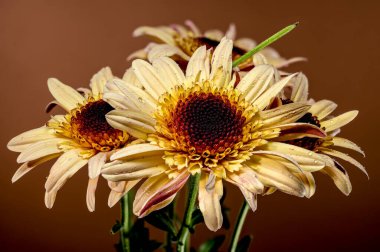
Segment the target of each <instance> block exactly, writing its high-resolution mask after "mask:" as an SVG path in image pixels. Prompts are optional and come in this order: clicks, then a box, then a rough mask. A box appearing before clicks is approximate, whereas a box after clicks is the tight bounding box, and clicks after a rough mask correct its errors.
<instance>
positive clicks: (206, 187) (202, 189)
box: [198, 173, 223, 232]
mask: <svg viewBox="0 0 380 252" xmlns="http://www.w3.org/2000/svg"><path fill="white" fill-rule="evenodd" d="M210 177H211V178H210ZM222 196H223V183H222V179H221V178H217V177H216V176H215V175H213V174H210V175H209V174H203V173H202V175H201V179H200V181H199V193H198V201H199V209H200V210H201V212H202V215H203V218H204V221H205V224H206V226H207V228H208V229H210V230H211V231H214V232H215V231H217V230H218V229H220V228H221V227H222V224H223V215H222V209H221V206H220V202H219V200H220V198H221V197H222Z"/></svg>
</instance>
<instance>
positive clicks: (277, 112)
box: [8, 21, 368, 251]
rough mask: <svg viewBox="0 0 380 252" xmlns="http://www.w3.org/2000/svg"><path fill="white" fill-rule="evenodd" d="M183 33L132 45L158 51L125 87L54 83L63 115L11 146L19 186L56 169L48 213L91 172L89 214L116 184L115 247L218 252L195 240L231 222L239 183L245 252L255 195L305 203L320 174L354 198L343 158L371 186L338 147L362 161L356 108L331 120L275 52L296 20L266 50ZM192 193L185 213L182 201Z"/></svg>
mask: <svg viewBox="0 0 380 252" xmlns="http://www.w3.org/2000/svg"><path fill="white" fill-rule="evenodd" d="M185 24H186V26H182V25H178V24H175V25H170V26H159V27H149V26H144V27H139V28H137V29H136V30H135V32H134V36H141V35H146V36H149V37H151V38H153V39H154V41H155V42H154V43H150V44H148V45H147V46H145V47H144V48H143V49H141V50H138V51H136V52H134V53H133V54H132V55H130V56H129V58H128V59H129V60H131V61H132V63H131V67H130V68H128V69H127V70H126V72H125V74H124V76H123V77H122V78H119V77H116V76H114V75H113V74H112V72H111V69H110V68H109V67H105V68H103V69H101V70H100V71H99V72H98V73H96V74H95V75H94V76H93V77H92V79H91V81H90V88H78V89H77V90H76V89H74V88H72V87H70V86H68V85H66V84H63V83H62V82H60V81H59V80H57V79H54V78H51V79H49V80H48V88H49V90H50V92H51V94H52V96H53V97H54V100H53V101H52V102H50V103H49V104H48V105H47V108H46V112H48V113H49V112H50V111H51V110H53V109H54V107H55V106H60V107H62V108H63V109H64V110H65V111H66V114H64V115H53V116H52V117H51V119H50V120H49V121H48V122H47V123H46V124H45V125H43V126H42V127H39V128H36V129H32V130H29V131H26V132H24V133H22V134H20V135H18V136H16V137H14V138H13V139H11V140H10V142H9V143H8V148H9V149H10V150H12V151H15V152H20V154H19V156H18V157H17V162H18V163H20V164H21V166H20V167H19V169H18V170H17V171H16V173H15V174H14V176H13V178H12V182H15V181H17V180H18V179H20V178H21V177H22V176H23V175H25V174H26V173H28V172H29V171H31V170H33V169H34V168H35V167H37V166H38V165H41V164H43V163H45V162H46V161H48V160H51V159H57V160H56V162H55V163H54V165H53V166H52V167H51V169H50V173H49V175H48V177H47V180H46V183H45V189H46V194H45V204H46V207H47V208H52V207H53V204H54V201H55V199H56V195H57V192H58V190H59V189H60V188H61V187H62V186H63V185H64V184H65V183H66V181H67V180H68V179H69V178H70V177H71V176H73V175H74V174H75V173H76V172H77V171H78V170H80V169H82V168H84V167H88V177H89V180H88V187H87V194H86V202H87V207H88V209H89V211H91V212H92V211H94V210H95V191H96V187H97V183H98V180H99V179H105V180H106V181H107V183H108V186H109V189H110V194H109V199H108V205H109V206H110V207H112V206H114V205H115V204H117V203H118V202H120V205H121V219H120V221H118V222H117V223H116V224H115V225H114V226H113V227H112V233H114V234H116V233H119V235H120V242H119V244H117V245H116V248H117V250H118V251H153V250H156V249H162V250H165V251H174V250H176V251H217V250H218V248H220V246H221V244H222V243H223V242H224V240H225V237H224V236H217V237H215V239H212V240H209V241H206V242H205V243H203V244H202V245H201V246H200V247H199V248H194V247H191V244H190V240H191V239H190V237H191V235H190V234H192V233H194V228H195V226H196V225H197V224H201V223H204V224H205V225H206V226H207V228H208V229H209V230H211V231H217V230H219V229H220V228H221V227H222V226H224V227H227V226H228V225H227V222H226V216H227V215H226V209H227V208H226V206H225V205H224V204H223V200H224V197H223V195H225V185H226V183H231V184H233V185H235V186H237V187H238V188H239V189H240V191H241V193H242V194H243V196H244V198H245V200H244V201H243V202H241V210H240V212H239V214H238V217H237V221H236V224H235V226H234V228H233V230H232V233H231V237H230V238H229V251H248V249H249V245H250V242H251V239H252V237H251V236H245V237H243V238H241V239H240V233H241V229H242V226H243V224H244V221H245V217H246V215H247V213H248V211H249V209H251V210H252V211H255V210H256V208H257V197H258V195H262V196H264V195H270V194H272V193H274V192H276V191H280V192H283V193H287V194H290V195H294V196H298V197H307V198H310V197H312V196H313V194H314V192H315V180H314V177H313V173H316V172H321V173H323V174H326V175H328V176H329V177H330V178H331V179H332V180H333V182H334V183H335V185H336V186H337V188H338V189H339V190H340V191H341V192H342V193H343V194H345V195H348V194H350V192H351V189H352V187H351V183H350V180H349V177H348V174H347V172H346V170H345V169H344V168H343V166H342V165H341V164H340V162H341V160H343V161H345V162H348V163H351V164H352V165H354V166H356V167H358V168H359V169H360V170H362V171H363V172H364V173H365V174H366V175H367V176H368V174H367V173H366V170H365V168H364V166H363V165H361V164H360V163H359V162H358V161H356V160H355V159H353V158H352V157H350V156H349V155H347V154H345V153H343V152H341V151H339V150H337V149H336V148H338V149H339V148H346V149H350V150H354V151H357V152H359V153H361V154H363V155H364V152H363V151H362V150H361V149H360V148H359V147H358V146H357V145H356V144H355V143H353V142H351V141H350V140H348V139H346V138H342V137H339V136H338V134H339V133H340V128H342V127H343V126H344V125H346V124H348V123H349V122H351V121H352V120H353V119H354V118H355V117H356V116H357V114H358V111H356V110H353V111H349V112H346V113H344V114H341V115H338V116H333V115H332V113H333V111H334V110H335V108H336V107H337V105H336V104H335V103H334V102H332V101H329V100H320V101H315V100H313V99H311V98H309V92H308V86H309V83H308V79H307V77H306V76H305V75H304V74H302V73H288V72H286V71H284V70H283V68H284V67H286V66H288V65H289V64H291V63H294V62H297V61H302V60H304V58H301V57H297V58H291V59H285V58H283V57H281V56H280V55H279V54H278V53H277V52H276V51H275V50H274V49H272V48H270V47H268V46H269V45H270V44H271V43H273V42H274V41H276V40H278V39H279V38H281V37H282V36H284V35H285V34H287V33H289V32H290V31H291V30H293V29H294V28H295V27H296V25H297V24H294V25H290V26H288V27H285V28H284V29H282V30H280V31H279V32H277V33H276V34H274V35H273V36H271V37H269V38H268V39H266V40H265V41H263V42H262V43H260V44H256V42H255V41H254V40H252V39H249V38H239V39H236V38H235V37H236V30H235V26H234V25H231V26H230V27H229V29H228V31H227V32H226V33H223V32H221V31H219V30H209V31H206V32H201V31H200V30H199V29H198V28H197V27H196V26H195V25H194V24H193V23H192V22H191V21H187V22H186V23H185ZM185 188H187V193H186V194H184V193H182V194H180V195H179V194H178V193H179V192H180V191H181V189H185ZM177 194H178V195H177ZM185 195H187V198H186V199H185V200H183V201H184V202H185V211H184V213H183V216H181V215H180V214H178V213H177V211H176V200H177V198H178V196H180V197H183V196H185ZM132 213H133V214H132ZM223 219H225V221H224V222H223ZM145 222H147V223H150V224H151V225H153V226H154V227H156V228H158V229H160V230H162V231H163V232H166V240H165V241H161V242H158V241H154V240H151V239H150V238H149V230H148V229H147V228H146V227H145V226H144V224H145ZM223 224H224V225H223Z"/></svg>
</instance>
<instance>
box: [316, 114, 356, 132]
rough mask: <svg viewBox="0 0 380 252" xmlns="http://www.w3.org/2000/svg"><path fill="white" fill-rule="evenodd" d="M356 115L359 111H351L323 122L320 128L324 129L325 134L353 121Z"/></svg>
mask: <svg viewBox="0 0 380 252" xmlns="http://www.w3.org/2000/svg"><path fill="white" fill-rule="evenodd" d="M358 113H359V111H357V110H352V111H349V112H346V113H344V114H341V115H339V116H337V117H334V118H332V119H330V120H327V121H323V122H321V128H325V131H326V132H331V131H333V130H335V129H339V128H341V127H343V126H344V125H346V124H348V123H350V122H351V121H352V120H354V119H355V117H356V116H357V115H358Z"/></svg>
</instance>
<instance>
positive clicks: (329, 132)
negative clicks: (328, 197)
mask: <svg viewBox="0 0 380 252" xmlns="http://www.w3.org/2000/svg"><path fill="white" fill-rule="evenodd" d="M286 89H289V90H287V92H286V93H285V95H284V96H283V97H282V99H281V102H280V103H281V104H290V103H293V102H308V103H310V104H311V107H310V109H309V111H308V112H307V113H306V114H304V115H303V116H302V117H301V118H299V119H298V120H297V122H302V123H309V124H311V125H314V126H316V127H318V128H320V129H321V130H323V131H324V132H325V136H323V137H315V135H314V136H312V137H310V136H307V135H303V134H299V135H298V136H295V135H293V136H292V138H293V139H287V138H286V137H285V138H281V139H277V140H282V141H285V142H286V143H288V144H292V145H295V146H299V147H302V148H305V149H308V150H311V151H313V152H315V153H317V154H318V155H321V156H324V155H328V156H330V157H332V158H333V162H332V163H331V165H330V166H326V167H325V168H323V169H321V170H320V171H321V172H322V173H324V174H326V175H328V176H330V177H331V178H332V179H333V181H334V183H335V185H336V186H337V187H338V188H339V190H340V191H341V192H342V193H344V194H345V195H348V194H350V192H351V190H352V186H351V182H350V179H349V177H348V174H347V171H346V170H345V169H344V168H343V166H342V165H341V164H340V163H339V162H338V160H336V158H338V159H341V160H343V161H346V162H349V163H351V164H352V165H354V166H356V167H358V168H359V169H360V170H361V171H362V172H364V173H365V174H366V175H367V176H368V173H367V171H366V169H365V167H364V166H363V165H362V164H361V163H359V162H358V161H357V160H355V159H354V158H352V157H350V156H349V155H348V154H345V153H342V152H340V151H338V150H335V147H340V148H346V149H350V150H354V151H357V152H359V153H360V154H362V155H363V156H365V154H364V152H363V151H362V150H361V149H360V147H359V146H358V145H356V144H355V143H353V142H352V141H350V140H348V139H345V138H342V137H337V135H338V134H339V132H340V128H342V127H343V126H345V125H346V124H348V123H350V122H351V121H352V120H354V119H355V117H356V116H357V115H358V111H357V110H352V111H348V112H346V113H343V114H341V115H339V116H336V117H335V116H332V115H331V113H332V112H334V110H335V109H336V108H337V104H336V103H334V102H332V101H329V100H320V101H317V102H315V101H314V100H312V99H310V100H309V99H308V94H309V90H308V89H309V84H308V79H307V78H306V76H305V75H304V74H298V76H297V77H296V78H294V81H293V82H290V83H289V86H288V87H286Z"/></svg>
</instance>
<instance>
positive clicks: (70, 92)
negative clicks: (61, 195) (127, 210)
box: [8, 67, 129, 211]
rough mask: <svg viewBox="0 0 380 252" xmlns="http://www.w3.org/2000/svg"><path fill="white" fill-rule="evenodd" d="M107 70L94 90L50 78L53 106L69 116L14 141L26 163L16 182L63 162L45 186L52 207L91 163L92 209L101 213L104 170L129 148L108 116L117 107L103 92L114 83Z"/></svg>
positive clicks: (89, 197) (96, 80) (89, 194)
mask: <svg viewBox="0 0 380 252" xmlns="http://www.w3.org/2000/svg"><path fill="white" fill-rule="evenodd" d="M113 78H114V77H113V75H112V73H111V70H110V69H109V68H108V67H106V68H103V69H102V70H100V71H99V72H98V73H97V74H95V75H94V76H93V77H92V79H91V84H90V87H91V90H90V89H87V88H81V89H79V91H80V92H81V93H82V94H83V95H82V94H81V93H79V92H78V91H76V90H75V89H73V88H72V87H70V86H67V85H65V84H63V83H61V82H60V81H59V80H57V79H53V78H51V79H49V80H48V87H49V90H50V92H51V94H52V95H53V97H54V98H55V101H53V102H52V103H50V104H49V106H48V110H50V107H51V106H52V105H59V106H61V107H62V108H63V109H64V110H66V111H67V114H66V115H54V116H52V118H51V119H50V120H49V121H48V122H47V123H46V125H44V126H42V127H40V128H36V129H32V130H29V131H26V132H24V133H22V134H20V135H18V136H16V137H14V138H13V139H12V140H10V141H9V143H8V149H10V150H12V151H15V152H20V155H19V156H18V157H17V162H18V163H22V165H21V167H20V168H19V169H18V170H17V171H16V173H15V174H14V176H13V178H12V182H15V181H17V180H18V179H19V178H21V177H22V176H23V175H25V174H26V173H28V172H29V171H31V170H33V169H34V168H35V167H37V166H38V165H40V164H42V163H45V162H46V161H48V160H51V159H54V158H58V159H57V161H56V162H55V163H54V165H53V166H52V168H51V169H50V173H49V176H48V178H47V181H46V183H45V189H46V194H45V204H46V207H48V208H52V207H53V204H54V201H55V198H56V194H57V191H58V190H59V189H60V188H61V187H62V186H63V185H64V184H65V183H66V181H67V180H68V179H69V178H70V177H71V176H73V175H74V174H75V173H76V172H77V171H78V170H80V169H81V168H82V167H84V166H85V165H86V164H88V175H89V181H88V188H87V197H86V199H87V206H88V209H89V210H90V211H94V209H95V190H96V186H97V182H98V178H99V174H100V170H101V167H102V166H103V165H104V163H105V162H106V161H107V160H108V158H109V156H110V155H111V154H112V152H113V151H115V150H116V149H118V148H121V147H124V146H125V144H126V143H127V141H128V138H129V135H128V134H127V133H126V132H125V131H121V130H118V129H114V128H112V127H111V126H110V125H109V124H108V123H107V121H106V119H105V115H106V114H107V113H108V112H110V111H111V110H112V109H113V108H112V107H111V106H110V105H109V104H108V103H107V102H106V101H104V100H103V99H102V97H103V89H104V86H105V84H106V82H107V81H108V80H111V79H113Z"/></svg>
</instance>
